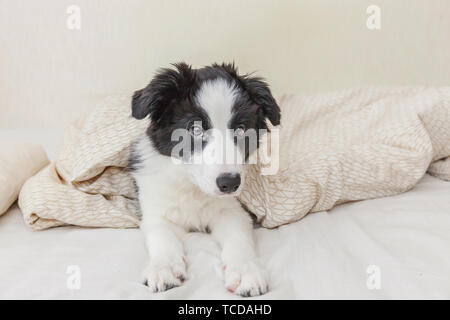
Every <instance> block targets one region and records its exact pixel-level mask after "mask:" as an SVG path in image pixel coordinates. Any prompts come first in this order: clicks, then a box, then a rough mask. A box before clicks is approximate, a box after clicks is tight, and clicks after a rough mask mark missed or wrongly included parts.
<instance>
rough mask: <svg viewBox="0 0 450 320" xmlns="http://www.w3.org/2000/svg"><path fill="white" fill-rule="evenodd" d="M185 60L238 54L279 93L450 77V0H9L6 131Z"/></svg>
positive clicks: (0, 56) (65, 113) (0, 75)
mask: <svg viewBox="0 0 450 320" xmlns="http://www.w3.org/2000/svg"><path fill="white" fill-rule="evenodd" d="M71 4H75V5H78V6H79V7H80V9H81V29H80V30H69V29H68V28H67V27H66V20H67V17H68V14H67V12H66V10H67V7H68V6H69V5H71ZM371 4H375V5H378V6H379V7H380V8H381V29H380V30H369V29H368V28H367V27H366V20H367V17H368V14H367V13H366V9H367V7H368V6H369V5H371ZM180 60H185V61H186V62H188V63H191V64H193V65H194V66H196V67H198V66H202V65H205V64H209V63H211V62H215V61H217V62H221V61H231V60H234V61H235V62H236V63H237V64H238V66H239V67H240V70H241V71H242V72H251V71H257V73H258V74H260V75H262V76H264V77H266V78H267V80H268V81H269V83H270V84H271V86H272V88H273V91H274V92H275V93H276V94H282V93H287V92H288V93H305V92H307V93H312V92H320V91H328V90H335V89H341V88H346V87H355V86H363V85H390V84H393V85H409V84H425V85H439V86H443V85H449V84H450V1H449V0H395V1H393V0H383V1H376V0H373V1H366V0H339V1H338V0H295V1H294V0H191V1H187V0H131V1H130V0H127V1H125V0H70V1H66V0H39V1H37V0H36V1H32V0H0V128H43V129H45V128H56V127H62V126H65V125H66V124H67V122H68V121H70V120H72V119H74V118H76V117H78V116H79V115H80V114H83V113H85V112H88V111H89V110H90V109H91V108H93V107H94V106H95V105H96V104H97V103H98V101H99V100H101V99H102V97H104V96H106V95H108V94H115V93H123V92H130V93H131V92H132V91H134V90H135V89H138V88H141V87H143V86H144V85H145V84H146V83H147V82H148V81H149V80H150V78H151V76H152V74H153V73H154V72H155V70H156V69H157V68H159V67H161V66H167V65H168V64H169V63H171V62H175V61H180Z"/></svg>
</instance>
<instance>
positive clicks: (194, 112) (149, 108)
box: [132, 63, 280, 196]
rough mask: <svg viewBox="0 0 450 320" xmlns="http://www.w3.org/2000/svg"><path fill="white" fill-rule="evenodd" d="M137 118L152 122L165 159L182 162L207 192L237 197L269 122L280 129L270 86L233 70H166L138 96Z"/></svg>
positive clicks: (218, 67) (182, 66)
mask: <svg viewBox="0 0 450 320" xmlns="http://www.w3.org/2000/svg"><path fill="white" fill-rule="evenodd" d="M132 115H133V117H135V118H136V119H143V118H145V117H147V116H149V117H150V119H151V124H150V127H149V128H148V130H147V135H148V137H149V139H150V140H151V142H152V145H153V147H154V148H155V149H156V150H157V151H158V152H159V153H160V154H162V155H164V156H168V157H172V158H173V159H177V160H179V161H180V162H178V163H181V165H183V166H184V169H185V170H187V171H188V172H189V176H190V177H191V179H192V182H193V183H195V184H196V185H197V186H198V187H199V188H200V189H201V190H202V191H203V192H205V193H207V194H210V195H215V196H226V195H233V196H235V195H238V194H239V192H240V190H241V187H242V185H243V182H244V178H245V177H244V175H245V172H244V170H243V166H244V164H245V162H246V161H247V160H248V158H249V156H250V155H251V154H252V153H253V152H254V151H255V149H256V148H258V146H259V136H260V133H261V130H267V125H266V120H267V119H268V120H269V121H270V122H271V123H272V124H273V125H275V126H276V125H278V124H279V123H280V108H279V107H278V105H277V103H276V102H275V99H274V98H273V96H272V94H271V92H270V89H269V87H268V85H267V84H266V83H265V82H264V81H263V80H262V79H261V78H258V77H251V76H249V75H239V74H238V72H237V70H236V68H235V66H234V64H222V65H217V64H213V65H212V66H208V67H204V68H201V69H192V68H191V67H190V66H189V65H187V64H185V63H177V64H174V68H172V69H162V70H160V71H159V73H157V74H156V76H155V77H154V78H153V80H152V81H151V82H150V84H149V85H148V86H147V87H145V88H144V89H141V90H138V91H136V92H135V93H134V95H133V99H132Z"/></svg>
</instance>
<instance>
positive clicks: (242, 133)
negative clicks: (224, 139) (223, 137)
mask: <svg viewBox="0 0 450 320" xmlns="http://www.w3.org/2000/svg"><path fill="white" fill-rule="evenodd" d="M234 134H235V135H236V136H237V137H243V136H245V127H244V126H243V125H240V126H239V127H237V128H236V130H234Z"/></svg>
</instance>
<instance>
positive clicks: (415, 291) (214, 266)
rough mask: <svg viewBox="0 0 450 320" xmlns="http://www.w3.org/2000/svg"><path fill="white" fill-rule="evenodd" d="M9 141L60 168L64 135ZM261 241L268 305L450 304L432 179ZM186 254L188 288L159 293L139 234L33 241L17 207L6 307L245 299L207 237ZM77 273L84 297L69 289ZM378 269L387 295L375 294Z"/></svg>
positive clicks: (445, 206)
mask: <svg viewBox="0 0 450 320" xmlns="http://www.w3.org/2000/svg"><path fill="white" fill-rule="evenodd" d="M8 136H9V137H12V136H14V137H15V138H16V139H23V138H24V137H32V138H31V140H34V141H40V142H41V143H42V144H43V145H44V147H45V148H46V149H47V150H48V153H49V156H50V158H52V159H54V158H55V155H56V150H57V145H58V143H59V142H60V140H61V135H60V134H59V133H49V132H41V133H39V134H36V133H33V134H31V132H30V131H28V132H24V131H21V133H12V132H11V131H8V132H5V131H4V132H0V137H3V138H5V137H8ZM256 237H257V245H258V251H259V253H260V257H261V260H262V263H263V264H264V265H265V266H266V268H267V270H268V271H269V274H270V278H271V281H270V285H271V289H270V292H269V293H268V294H266V295H264V296H262V297H260V298H264V299H315V298H325V299H349V298H356V299H382V298H388V299H390V298H405V299H413V298H425V299H429V298H441V299H450V183H448V182H444V181H440V180H438V179H436V178H433V177H430V176H428V175H426V176H425V177H424V178H423V179H422V180H421V181H420V183H419V184H418V185H417V186H416V187H415V188H414V189H413V190H411V191H409V192H407V193H404V194H401V195H398V196H394V197H388V198H382V199H374V200H366V201H360V202H354V203H348V204H343V205H340V206H338V207H336V208H334V209H333V210H331V211H329V212H319V213H314V214H310V215H308V216H306V217H305V218H304V219H302V220H301V221H299V222H296V223H293V224H290V225H286V226H282V227H280V228H278V229H274V230H268V229H258V230H256ZM186 252H187V260H188V264H189V269H188V272H189V279H188V281H186V283H185V284H184V285H183V286H181V287H179V288H174V289H172V290H169V291H167V292H165V293H157V294H155V293H151V292H149V291H148V290H147V288H146V287H145V286H143V285H142V284H141V282H140V272H141V270H142V268H143V267H144V264H145V262H146V259H147V254H146V250H145V246H144V241H143V237H142V235H141V233H140V232H139V230H137V229H129V230H116V229H83V228H79V227H60V228H54V229H50V230H45V231H33V230H31V229H30V228H29V227H27V226H26V225H25V224H24V222H23V219H22V215H21V212H20V210H19V209H18V207H17V206H16V205H14V206H13V207H12V208H11V209H10V210H9V211H8V212H7V213H6V214H5V215H4V216H2V217H0V298H1V299H13V298H22V299H50V298H55V299H91V298H97V299H222V298H223V299H240V297H237V296H235V295H233V294H231V293H229V292H227V291H226V289H225V288H224V287H223V283H222V279H221V271H220V266H221V264H220V259H219V257H220V249H219V247H218V246H217V244H216V243H215V242H214V241H213V240H212V239H211V237H210V236H209V235H207V234H200V233H192V234H189V235H188V237H187V239H186ZM73 265H75V266H78V267H79V268H80V274H81V286H80V289H70V288H69V287H68V286H67V282H68V279H69V278H70V276H71V275H70V274H67V269H68V267H69V266H73ZM372 265H374V266H376V267H375V268H379V271H380V273H379V275H380V284H381V287H380V289H369V287H368V286H367V280H368V278H369V277H370V274H368V273H367V268H368V267H369V266H372ZM257 298H258V297H257ZM257 298H256V299H257ZM246 299H249V298H246ZM252 299H253V298H252Z"/></svg>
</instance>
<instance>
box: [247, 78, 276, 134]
mask: <svg viewBox="0 0 450 320" xmlns="http://www.w3.org/2000/svg"><path fill="white" fill-rule="evenodd" d="M244 84H245V87H246V90H247V92H248V93H249V95H250V98H251V99H252V100H253V102H254V103H255V104H257V105H258V106H260V108H261V109H262V111H263V113H264V116H265V117H266V118H268V119H269V120H270V122H272V124H273V125H274V126H277V125H279V124H280V118H281V111H280V107H279V106H278V104H277V102H276V101H275V99H274V98H273V96H272V93H271V92H270V89H269V85H268V84H267V83H266V82H265V81H264V80H263V79H262V78H259V77H250V76H248V75H247V76H245V77H244Z"/></svg>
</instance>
